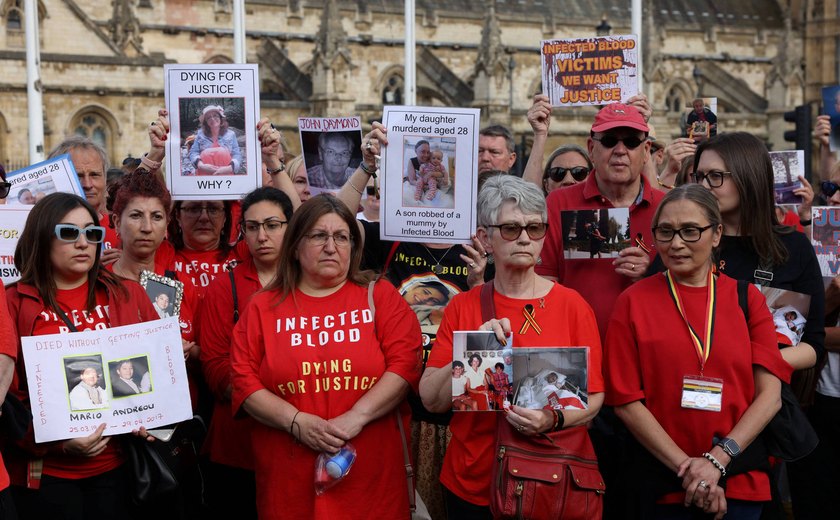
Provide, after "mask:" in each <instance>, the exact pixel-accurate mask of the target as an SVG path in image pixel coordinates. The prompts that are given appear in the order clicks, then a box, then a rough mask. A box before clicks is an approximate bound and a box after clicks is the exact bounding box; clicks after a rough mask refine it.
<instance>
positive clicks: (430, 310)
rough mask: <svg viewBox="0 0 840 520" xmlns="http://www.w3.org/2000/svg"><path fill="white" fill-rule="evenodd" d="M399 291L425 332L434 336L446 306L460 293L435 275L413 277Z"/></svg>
mask: <svg viewBox="0 0 840 520" xmlns="http://www.w3.org/2000/svg"><path fill="white" fill-rule="evenodd" d="M399 291H400V294H401V295H402V297H403V299H405V301H406V303H408V306H409V307H411V310H413V311H414V313H415V314H416V315H417V320H418V321H419V322H420V328H421V329H422V330H423V332H427V333H432V334H433V333H435V332H437V329H438V326H439V325H440V321H441V319H443V310H444V308H446V304H448V303H449V300H451V299H452V297H453V296H455V295H456V294H458V292H459V291H458V288H457V287H455V286H453V285H452V284H450V283H449V282H445V281H442V280H440V279H439V278H438V277H437V276H435V275H434V274H431V275H428V276H418V277H412V278H410V279H409V280H406V281H405V282H404V283H403V284H402V285H401V286H400V288H399Z"/></svg>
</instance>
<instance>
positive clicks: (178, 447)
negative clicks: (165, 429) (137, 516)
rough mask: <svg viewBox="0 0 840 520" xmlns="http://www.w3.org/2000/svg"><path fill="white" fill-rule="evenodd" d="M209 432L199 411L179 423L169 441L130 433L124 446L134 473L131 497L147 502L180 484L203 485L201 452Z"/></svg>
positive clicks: (165, 493) (134, 500)
mask: <svg viewBox="0 0 840 520" xmlns="http://www.w3.org/2000/svg"><path fill="white" fill-rule="evenodd" d="M206 432H207V429H206V427H205V426H204V421H203V420H202V419H201V417H199V416H197V415H196V416H195V417H193V418H192V419H190V420H188V421H184V422H182V423H179V424H178V425H177V426H176V427H175V431H174V433H173V434H172V438H170V439H169V440H168V441H162V440H160V439H156V440H155V441H153V442H149V441H148V440H146V439H144V438H141V437H135V436H128V437H129V438H128V440H127V442H126V443H125V448H126V455H127V457H128V462H129V464H130V466H129V467H130V468H131V474H132V481H131V483H130V487H129V493H130V496H131V499H132V501H133V502H134V503H135V504H138V505H139V504H145V503H148V502H151V501H154V500H155V499H158V498H161V497H163V496H165V495H167V494H170V493H172V492H174V491H175V490H177V489H179V488H180V489H182V492H189V491H190V490H187V489H184V488H185V487H198V488H199V489H202V488H203V486H202V485H201V480H202V478H201V471H200V470H199V467H198V452H199V449H200V447H201V444H202V442H203V440H204V436H205V434H206ZM196 485H197V486H196Z"/></svg>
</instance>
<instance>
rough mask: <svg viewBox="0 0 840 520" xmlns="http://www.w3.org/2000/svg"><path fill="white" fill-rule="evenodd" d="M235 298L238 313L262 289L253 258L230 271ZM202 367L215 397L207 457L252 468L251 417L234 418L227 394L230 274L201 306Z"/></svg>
mask: <svg viewBox="0 0 840 520" xmlns="http://www.w3.org/2000/svg"><path fill="white" fill-rule="evenodd" d="M233 276H234V282H235V283H236V299H237V303H238V309H239V314H240V315H241V314H242V313H243V312H244V311H245V308H246V307H247V306H248V302H249V301H250V300H251V297H252V296H253V295H254V293H256V292H257V291H259V290H260V289H262V286H261V285H260V280H259V277H258V276H257V270H256V268H255V267H254V262H253V260H249V261H247V262H244V263H242V264H239V265H237V266H236V268H235V269H234V270H233ZM200 321H201V324H202V326H201V330H200V332H199V344H200V345H201V366H202V369H203V370H204V378H205V380H206V381H207V384H208V386H209V387H210V390H211V391H212V392H213V396H214V397H215V398H216V399H215V404H214V409H213V420H212V421H210V428H209V431H208V432H207V441H206V442H205V443H204V447H205V449H206V450H208V451H209V452H210V460H212V461H213V462H217V463H219V464H226V465H228V466H235V467H238V468H245V469H250V470H253V469H254V450H253V448H252V447H251V429H252V428H253V425H254V419H253V418H252V417H250V416H246V417H241V418H238V419H234V418H233V413H232V410H231V407H230V399H229V398H228V397H227V396H226V392H227V388H228V385H230V343H231V339H232V337H233V327H234V325H235V324H234V322H233V290H232V288H231V285H230V276H229V275H228V274H224V275H221V276H219V277H217V278H216V279H215V280H213V283H211V284H210V287H208V288H207V295H206V298H205V299H204V304H203V305H202V308H201V320H200Z"/></svg>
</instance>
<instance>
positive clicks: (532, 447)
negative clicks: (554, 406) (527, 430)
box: [490, 420, 605, 520]
mask: <svg viewBox="0 0 840 520" xmlns="http://www.w3.org/2000/svg"><path fill="white" fill-rule="evenodd" d="M604 491H605V486H604V479H603V478H602V477H601V473H600V471H598V461H597V459H596V458H595V450H594V449H593V447H592V441H590V439H589V432H588V431H587V429H586V426H575V427H573V428H568V429H565V430H560V431H558V432H553V433H548V434H542V435H539V436H534V437H526V436H524V435H522V434H520V433H518V432H516V431H515V430H514V429H513V427H511V425H510V424H509V423H508V422H507V421H505V420H499V425H498V428H497V441H496V465H495V466H494V468H493V482H492V484H491V502H490V510H491V511H492V512H493V517H494V518H527V519H531V520H541V519H546V520H549V519H551V520H557V519H562V520H574V519H581V520H590V519H593V518H596V519H597V518H601V515H602V512H603V507H604Z"/></svg>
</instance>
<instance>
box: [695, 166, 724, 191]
mask: <svg viewBox="0 0 840 520" xmlns="http://www.w3.org/2000/svg"><path fill="white" fill-rule="evenodd" d="M730 175H732V172H722V171H720V170H711V171H708V172H706V173H703V172H695V173H692V174H691V180H692V181H694V182H695V183H696V184H701V183H702V182H703V181H706V185H707V186H708V187H710V188H720V187H721V186H723V179H724V177H727V176H730Z"/></svg>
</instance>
